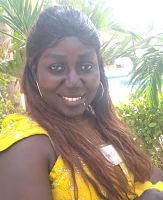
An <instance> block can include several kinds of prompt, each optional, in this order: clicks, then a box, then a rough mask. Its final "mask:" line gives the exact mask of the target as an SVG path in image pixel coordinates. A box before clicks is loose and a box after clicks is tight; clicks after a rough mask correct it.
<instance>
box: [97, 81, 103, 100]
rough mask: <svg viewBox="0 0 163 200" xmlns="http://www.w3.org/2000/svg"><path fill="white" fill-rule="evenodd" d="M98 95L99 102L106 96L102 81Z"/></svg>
mask: <svg viewBox="0 0 163 200" xmlns="http://www.w3.org/2000/svg"><path fill="white" fill-rule="evenodd" d="M97 95H98V98H97V102H99V101H100V100H101V99H102V97H103V95H104V86H103V84H102V82H101V81H100V84H99V88H98V90H97Z"/></svg>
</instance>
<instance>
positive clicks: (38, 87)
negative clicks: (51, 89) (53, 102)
mask: <svg viewBox="0 0 163 200" xmlns="http://www.w3.org/2000/svg"><path fill="white" fill-rule="evenodd" d="M35 82H36V85H37V89H38V92H39V94H40V96H41V97H42V93H41V90H40V86H39V84H38V82H37V80H35Z"/></svg>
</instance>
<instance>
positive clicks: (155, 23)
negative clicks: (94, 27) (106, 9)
mask: <svg viewBox="0 0 163 200" xmlns="http://www.w3.org/2000/svg"><path fill="white" fill-rule="evenodd" d="M108 4H109V5H111V6H112V8H113V14H114V17H115V19H117V21H119V23H120V24H122V25H123V26H124V27H126V28H127V29H131V30H133V29H134V30H137V31H138V32H141V33H144V34H153V33H158V32H163V10H162V9H163V0H123V1H122V0H108Z"/></svg>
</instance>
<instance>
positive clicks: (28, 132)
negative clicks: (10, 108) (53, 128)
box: [0, 114, 48, 151]
mask: <svg viewBox="0 0 163 200" xmlns="http://www.w3.org/2000/svg"><path fill="white" fill-rule="evenodd" d="M38 134H46V135H48V134H47V132H46V131H45V130H44V129H43V128H42V127H41V126H39V125H38V124H37V123H36V122H35V121H33V120H32V119H31V118H30V117H28V116H27V115H25V114H11V115H9V116H7V117H6V118H5V119H4V121H3V122H2V125H1V132H0V151H3V150H5V149H7V148H8V147H10V146H12V145H13V144H14V143H15V142H18V141H19V140H21V139H24V138H27V137H29V136H32V135H38Z"/></svg>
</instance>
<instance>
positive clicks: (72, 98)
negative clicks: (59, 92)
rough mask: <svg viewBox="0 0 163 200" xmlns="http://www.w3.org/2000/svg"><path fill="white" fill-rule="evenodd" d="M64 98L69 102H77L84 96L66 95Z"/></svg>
mask: <svg viewBox="0 0 163 200" xmlns="http://www.w3.org/2000/svg"><path fill="white" fill-rule="evenodd" d="M62 98H63V99H65V100H66V101H69V102H76V101H79V100H80V99H82V97H64V96H63V97H62Z"/></svg>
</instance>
